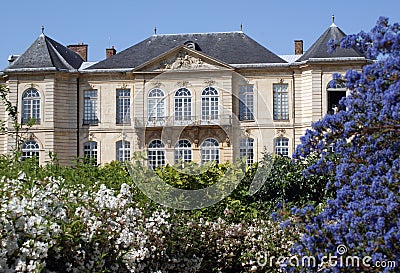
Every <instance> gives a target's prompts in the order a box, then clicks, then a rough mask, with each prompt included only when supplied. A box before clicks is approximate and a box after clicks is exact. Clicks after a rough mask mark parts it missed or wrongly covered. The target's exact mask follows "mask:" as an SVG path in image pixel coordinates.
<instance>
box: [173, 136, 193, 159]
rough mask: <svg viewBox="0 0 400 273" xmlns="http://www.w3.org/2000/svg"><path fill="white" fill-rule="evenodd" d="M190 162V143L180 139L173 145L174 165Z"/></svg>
mask: <svg viewBox="0 0 400 273" xmlns="http://www.w3.org/2000/svg"><path fill="white" fill-rule="evenodd" d="M188 161H192V143H191V142H190V141H189V140H187V139H180V140H179V141H177V142H176V144H175V163H179V162H188Z"/></svg>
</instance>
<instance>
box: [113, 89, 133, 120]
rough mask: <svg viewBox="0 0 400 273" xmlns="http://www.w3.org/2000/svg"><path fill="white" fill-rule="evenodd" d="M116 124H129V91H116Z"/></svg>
mask: <svg viewBox="0 0 400 273" xmlns="http://www.w3.org/2000/svg"><path fill="white" fill-rule="evenodd" d="M116 124H118V125H120V124H131V89H129V88H118V89H116Z"/></svg>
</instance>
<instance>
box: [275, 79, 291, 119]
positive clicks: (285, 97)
mask: <svg viewBox="0 0 400 273" xmlns="http://www.w3.org/2000/svg"><path fill="white" fill-rule="evenodd" d="M288 119H289V93H288V84H287V83H274V120H288Z"/></svg>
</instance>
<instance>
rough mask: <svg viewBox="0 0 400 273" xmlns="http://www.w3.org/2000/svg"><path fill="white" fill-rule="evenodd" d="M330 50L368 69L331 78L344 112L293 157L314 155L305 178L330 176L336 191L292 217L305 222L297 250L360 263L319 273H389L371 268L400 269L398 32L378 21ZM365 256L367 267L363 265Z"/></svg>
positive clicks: (311, 133) (324, 123)
mask: <svg viewBox="0 0 400 273" xmlns="http://www.w3.org/2000/svg"><path fill="white" fill-rule="evenodd" d="M329 46H330V47H331V48H332V49H333V50H334V48H335V47H337V46H341V47H343V48H350V47H356V48H357V49H358V50H360V51H361V52H363V53H364V54H365V56H366V57H367V58H369V59H371V60H375V61H373V62H371V63H370V64H368V65H366V66H364V67H363V69H362V71H355V70H350V71H347V73H346V74H345V76H344V77H342V76H340V75H334V79H335V80H336V81H343V82H345V83H346V85H347V88H348V89H349V90H350V95H349V96H347V97H346V98H343V99H342V100H341V101H340V105H341V107H340V108H341V109H345V110H341V111H339V112H338V113H336V114H333V115H326V116H325V117H324V118H323V119H322V120H321V121H319V122H316V123H314V124H313V126H312V129H311V130H308V131H307V132H306V134H305V135H304V136H303V137H302V138H301V144H300V145H299V146H298V147H297V149H296V151H295V154H294V157H295V158H296V159H304V158H307V157H308V156H310V155H313V156H315V155H317V156H318V157H319V159H318V161H317V163H315V164H313V165H312V166H311V167H310V168H308V170H307V173H308V174H316V173H320V174H326V173H332V174H335V180H334V183H333V184H332V185H329V187H332V188H333V189H334V190H335V191H336V194H335V197H334V198H332V199H330V200H328V202H327V205H326V208H325V209H324V210H323V212H321V213H319V214H316V215H314V216H312V214H310V213H309V212H310V209H309V208H310V207H308V209H303V210H297V213H299V214H303V216H304V215H307V214H308V215H309V216H310V215H311V216H310V217H308V218H307V219H308V220H307V221H308V222H307V223H306V225H305V230H306V234H305V235H304V237H303V239H302V243H300V244H299V245H298V246H297V247H296V250H297V251H298V252H299V253H301V254H303V255H310V254H311V255H313V256H315V257H318V258H319V259H321V256H322V255H323V254H324V253H325V254H331V255H337V256H338V257H339V256H341V255H343V257H342V258H346V257H349V256H358V257H359V258H360V265H359V266H358V267H357V266H355V267H352V268H351V269H349V264H346V259H343V260H342V261H343V262H342V264H338V265H337V266H330V265H329V264H325V265H324V266H323V267H325V269H324V272H349V270H350V271H351V272H393V268H388V267H387V268H383V267H380V268H379V267H376V266H374V264H375V263H376V262H378V261H397V269H398V268H400V264H399V262H398V261H399V260H400V205H399V203H400V202H399V201H400V137H399V135H400V121H399V120H400V78H399V77H400V25H399V24H398V23H393V24H390V23H389V19H388V18H384V17H380V18H379V20H378V21H377V23H376V25H375V27H374V28H372V29H371V31H370V32H368V33H366V32H360V33H358V34H354V35H349V36H346V37H344V38H343V39H342V40H341V41H340V42H339V41H330V42H329ZM332 151H333V153H334V155H336V156H332ZM311 210H312V208H311ZM340 245H344V246H345V247H344V246H341V247H342V249H340V247H339V246H340ZM367 256H370V257H371V260H369V259H368V258H366V260H364V262H363V261H362V260H361V259H362V258H363V257H367ZM348 261H349V260H347V262H348ZM340 265H342V267H340Z"/></svg>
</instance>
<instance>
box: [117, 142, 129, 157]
mask: <svg viewBox="0 0 400 273" xmlns="http://www.w3.org/2000/svg"><path fill="white" fill-rule="evenodd" d="M115 152H116V155H115V159H116V160H117V161H118V162H124V161H130V160H131V143H130V142H129V141H127V140H119V141H117V142H116V143H115Z"/></svg>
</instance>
